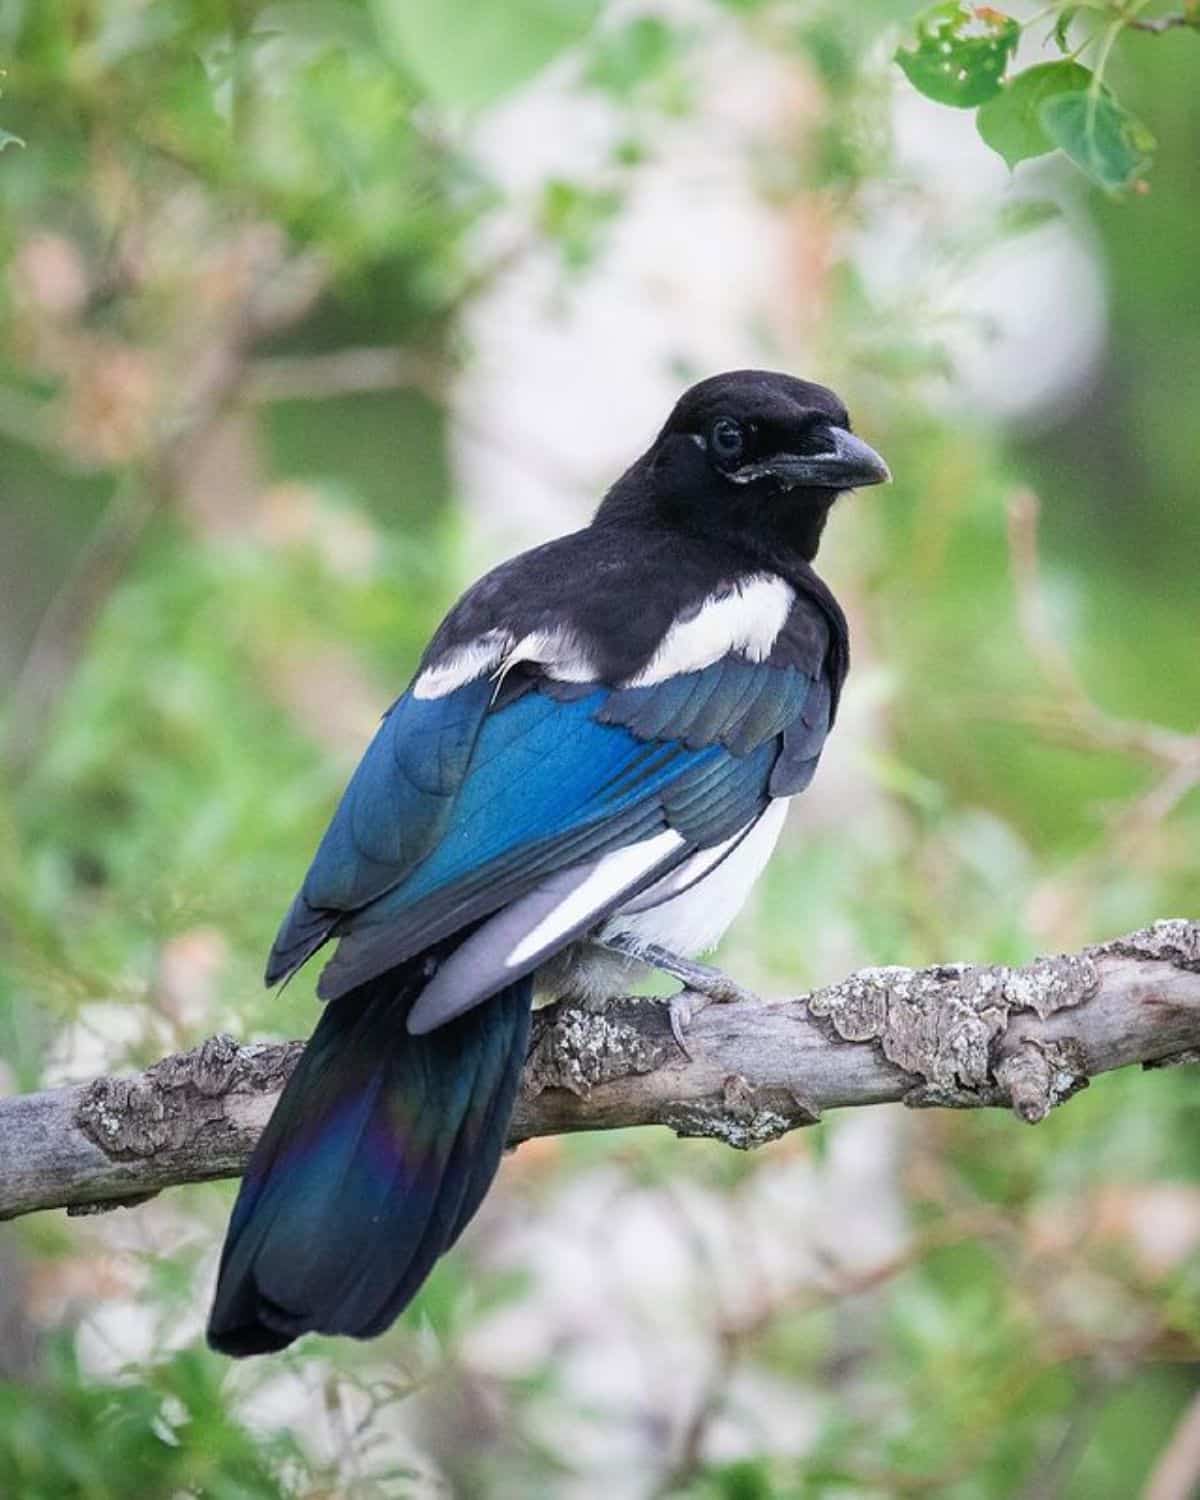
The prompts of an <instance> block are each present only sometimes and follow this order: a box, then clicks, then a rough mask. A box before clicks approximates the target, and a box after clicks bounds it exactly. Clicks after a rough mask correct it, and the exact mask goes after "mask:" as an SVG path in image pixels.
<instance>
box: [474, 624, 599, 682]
mask: <svg viewBox="0 0 1200 1500" xmlns="http://www.w3.org/2000/svg"><path fill="white" fill-rule="evenodd" d="M521 661H528V662H534V663H536V664H537V665H538V666H539V667H543V668H544V669H545V672H546V676H547V677H553V678H554V680H555V681H556V682H591V681H593V679H594V678H595V676H596V668H595V665H594V664H593V662H592V659H591V657H590V656H589V655H588V652H587V649H586V647H585V646H584V644H583V642H582V641H581V640H580V639H579V637H578V636H577V635H576V634H575V632H574V631H572V630H568V629H566V628H565V627H563V628H560V629H557V630H534V631H531V632H530V633H529V634H528V635H527V636H523V637H522V638H521V640H519V641H518V642H517V644H516V645H515V646H514V647H513V648H512V650H511V651H510V652H509V653H508V654H507V655H506V656H505V658H504V660H503V661H502V662H501V664H500V670H499V672H498V673H497V676H498V677H499V678H500V679H501V680H503V678H504V674H505V673H506V672H507V671H508V670H509V668H510V667H515V666H516V665H517V663H518V662H521Z"/></svg>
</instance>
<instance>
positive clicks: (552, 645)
mask: <svg viewBox="0 0 1200 1500" xmlns="http://www.w3.org/2000/svg"><path fill="white" fill-rule="evenodd" d="M522 661H527V662H533V663H536V665H538V666H540V667H541V668H542V669H543V670H544V671H545V673H546V676H547V677H553V678H554V679H555V681H556V682H591V681H592V679H593V678H594V677H595V675H596V671H595V667H594V665H593V663H592V660H591V657H590V655H589V654H588V652H587V649H586V648H585V647H584V645H583V643H582V641H580V639H579V637H578V636H577V635H575V633H574V632H573V631H571V630H568V629H566V628H565V627H564V628H561V629H557V630H534V631H531V632H530V633H529V634H528V635H526V636H522V638H521V639H520V640H517V639H516V638H515V637H514V636H513V634H512V632H511V631H509V630H489V631H486V632H485V633H484V634H483V635H481V636H477V637H476V639H475V640H473V641H468V642H467V643H466V644H465V645H463V646H455V647H454V648H453V649H452V650H450V651H448V652H447V653H446V654H445V656H443V657H441V658H440V660H438V661H435V662H433V663H431V664H430V665H429V666H428V667H426V668H425V670H424V671H423V672H422V673H421V675H420V676H419V677H418V678H417V680H416V682H414V683H413V687H412V694H413V697H414V698H444V697H445V696H446V695H447V694H448V693H453V692H454V691H455V690H456V689H457V688H460V687H464V686H465V685H466V684H467V683H468V682H474V681H475V680H476V679H477V678H479V677H482V676H483V674H484V673H485V672H490V673H491V674H492V676H493V678H494V679H495V681H496V684H497V687H498V686H499V684H500V683H501V682H503V681H504V677H505V674H506V673H507V672H508V671H509V670H510V669H511V668H513V667H515V666H516V665H517V663H518V662H522Z"/></svg>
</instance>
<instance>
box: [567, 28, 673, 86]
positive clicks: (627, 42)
mask: <svg viewBox="0 0 1200 1500" xmlns="http://www.w3.org/2000/svg"><path fill="white" fill-rule="evenodd" d="M678 50H679V41H678V38H677V37H676V34H675V31H674V30H673V28H672V27H670V26H669V25H668V24H667V22H666V21H664V20H663V19H662V18H661V17H660V16H635V17H634V18H633V20H632V21H629V22H628V23H627V24H626V25H624V26H619V27H617V28H615V29H611V30H610V29H605V30H604V31H602V33H601V34H600V36H599V37H598V38H597V40H596V50H595V52H594V54H593V56H592V59H591V61H590V62H589V64H588V66H587V70H586V72H585V73H584V82H585V83H588V84H590V85H591V87H592V88H596V89H602V90H603V91H604V92H605V93H608V94H612V95H613V96H614V97H615V98H618V99H628V98H630V97H631V96H632V95H633V94H635V93H636V92H637V90H638V89H639V88H640V87H641V85H642V84H644V83H647V82H649V81H650V80H651V79H653V78H655V77H656V76H658V75H659V74H661V73H662V72H663V71H664V70H665V69H666V68H667V67H668V65H669V64H670V63H671V61H672V59H673V58H674V57H675V55H676V53H677V52H678Z"/></svg>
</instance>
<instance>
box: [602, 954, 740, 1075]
mask: <svg viewBox="0 0 1200 1500" xmlns="http://www.w3.org/2000/svg"><path fill="white" fill-rule="evenodd" d="M603 946H604V947H605V948H608V949H609V950H610V951H611V952H613V953H619V954H620V955H621V956H622V957H623V958H632V959H636V960H637V961H638V962H639V963H643V964H648V965H649V967H650V968H652V969H658V970H659V971H660V972H661V973H663V974H669V975H670V976H671V978H672V979H678V980H679V982H680V983H681V984H682V985H683V989H682V990H680V992H679V993H678V994H677V995H672V996H671V999H670V1001H669V1002H668V1003H669V1008H670V1016H671V1035H672V1036H673V1037H674V1038H675V1043H676V1045H677V1046H678V1048H679V1050H680V1051H681V1052H682V1053H683V1055H684V1056H685V1057H686V1058H687V1059H688V1060H689V1061H690V1060H691V1056H692V1054H691V1053H690V1052H689V1051H688V1049H687V1046H686V1044H685V1042H684V1039H683V1038H684V1034H685V1032H686V1031H687V1028H688V1027H689V1026H690V1025H691V1024H692V1022H693V1021H694V1020H695V1018H696V1017H697V1016H698V1015H699V1014H700V1012H701V1011H702V1010H704V1009H706V1007H708V1006H709V1005H712V1004H713V1003H714V1002H715V1003H717V1004H719V1005H727V1004H729V1003H731V1002H732V1001H735V1000H757V999H758V996H757V995H755V994H754V992H753V991H752V990H748V989H746V988H745V986H744V985H740V984H738V983H737V981H736V980H734V979H730V977H729V975H728V974H723V973H722V972H721V970H720V969H716V968H713V967H712V965H711V964H701V963H697V962H696V961H695V959H692V958H683V957H681V956H680V955H679V954H678V953H672V952H671V951H670V950H669V949H667V948H660V947H659V945H658V944H657V943H644V942H642V941H641V940H640V939H638V938H635V937H633V936H632V935H631V934H630V933H627V932H614V933H613V934H611V936H607V937H605V938H604V939H603Z"/></svg>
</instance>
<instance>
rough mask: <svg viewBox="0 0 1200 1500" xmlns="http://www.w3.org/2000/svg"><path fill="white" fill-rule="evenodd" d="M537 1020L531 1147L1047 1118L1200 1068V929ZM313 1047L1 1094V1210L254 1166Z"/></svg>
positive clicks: (137, 1194) (94, 1202)
mask: <svg viewBox="0 0 1200 1500" xmlns="http://www.w3.org/2000/svg"><path fill="white" fill-rule="evenodd" d="M686 1040H687V1047H688V1053H689V1054H690V1056H687V1055H685V1054H684V1053H683V1052H682V1051H681V1050H680V1048H679V1046H678V1045H677V1044H676V1042H675V1041H674V1039H673V1037H672V1032H671V1027H670V1022H669V1018H668V1013H667V1007H666V1006H665V1005H664V1004H662V1003H661V1002H658V1001H653V1000H638V999H632V998H631V999H625V1000H621V1001H618V1002H615V1003H614V1004H611V1005H609V1006H608V1007H607V1008H606V1009H605V1010H604V1011H603V1013H593V1012H589V1011H585V1010H580V1009H578V1008H574V1007H570V1006H564V1005H557V1006H553V1007H550V1008H548V1009H546V1010H544V1011H541V1012H539V1013H538V1015H537V1017H536V1019H535V1027H534V1033H533V1041H532V1045H531V1048H530V1054H529V1061H528V1064H527V1067H526V1074H525V1081H524V1087H523V1090H522V1095H521V1099H520V1102H519V1104H518V1107H517V1112H516V1115H515V1118H514V1120H513V1126H512V1134H511V1139H512V1141H513V1143H514V1144H515V1143H518V1142H520V1141H523V1140H526V1139H528V1138H529V1137H531V1136H537V1135H551V1134H558V1133H562V1132H566V1131H575V1130H606V1129H612V1128H616V1127H620V1126H630V1125H666V1126H668V1127H669V1128H670V1129H672V1130H674V1131H675V1132H676V1133H677V1134H679V1135H686V1136H710V1137H714V1138H716V1139H719V1140H723V1141H725V1142H727V1143H728V1144H729V1145H731V1146H737V1147H740V1148H743V1149H744V1148H749V1147H751V1146H757V1145H762V1144H763V1143H764V1142H767V1141H772V1140H775V1139H776V1138H777V1137H779V1136H781V1135H783V1134H785V1133H786V1132H787V1131H789V1130H794V1129H796V1128H797V1127H799V1126H802V1125H809V1124H812V1123H814V1122H815V1121H817V1120H819V1119H820V1117H821V1114H822V1112H823V1111H824V1110H827V1109H835V1108H841V1107H843V1106H847V1105H864V1104H882V1103H886V1102H889V1101H902V1102H903V1103H905V1104H907V1105H910V1106H914V1107H920V1108H923V1107H931V1106H945V1107H954V1108H977V1107H983V1106H989V1105H991V1106H1003V1107H1009V1108H1012V1109H1014V1110H1015V1111H1016V1113H1017V1115H1018V1116H1019V1117H1020V1118H1021V1119H1023V1120H1026V1121H1028V1122H1030V1123H1036V1122H1037V1121H1039V1120H1041V1119H1043V1118H1044V1117H1045V1116H1046V1115H1047V1114H1048V1113H1049V1111H1050V1110H1051V1109H1052V1108H1054V1107H1055V1106H1056V1105H1058V1104H1060V1103H1062V1102H1063V1101H1064V1100H1066V1099H1069V1098H1070V1097H1071V1095H1072V1094H1074V1093H1076V1092H1077V1091H1078V1090H1079V1089H1082V1088H1085V1087H1086V1086H1087V1083H1088V1080H1089V1079H1090V1078H1093V1077H1095V1076H1096V1075H1097V1074H1100V1073H1105V1072H1108V1071H1109V1070H1111V1069H1113V1068H1121V1067H1127V1066H1130V1065H1133V1064H1141V1065H1143V1066H1145V1067H1157V1066H1163V1065H1167V1064H1170V1063H1176V1062H1179V1063H1189V1062H1190V1063H1197V1062H1200V922H1191V921H1184V920H1179V919H1176V920H1170V921H1162V922H1157V923H1155V924H1154V926H1152V927H1148V928H1145V929H1144V930H1142V931H1140V932H1135V933H1131V934H1130V935H1129V936H1128V937H1123V938H1117V939H1115V940H1114V941H1112V942H1110V943H1105V944H1103V945H1101V946H1099V947H1095V948H1088V949H1085V950H1084V951H1083V952H1081V953H1077V954H1069V955H1063V956H1059V957H1055V958H1041V959H1037V960H1036V961H1034V962H1033V963H1031V964H1027V965H1024V966H1022V967H1016V968H1009V967H1004V966H997V965H988V966H975V965H969V964H944V965H938V966H937V967H934V968H928V969H905V968H875V969H863V970H860V971H859V972H858V973H856V974H852V975H850V977H849V978H848V979H845V980H843V981H842V982H841V983H839V984H835V985H831V986H829V987H828V988H826V989H820V990H816V991H814V992H813V993H811V994H808V995H802V996H799V997H797V998H794V999H787V1000H770V1001H762V1002H761V1003H757V1004H756V1003H750V1002H747V1003H742V1004H734V1005H710V1006H708V1007H707V1008H705V1009H703V1010H699V1011H698V1012H697V1013H696V1014H695V1015H694V1016H693V1019H692V1022H691V1024H690V1027H689V1029H688V1032H687V1038H686ZM302 1046H303V1044H302V1043H300V1042H285V1043H280V1044H270V1043H254V1044H252V1045H249V1046H239V1045H238V1044H237V1043H236V1042H235V1041H234V1040H233V1039H232V1038H231V1037H228V1036H217V1037H212V1038H210V1039H209V1040H208V1041H206V1042H204V1043H203V1044H202V1045H201V1046H199V1047H196V1048H194V1049H193V1050H192V1051H190V1052H185V1053H180V1054H178V1055H176V1056H174V1057H168V1058H165V1059H164V1060H163V1061H162V1062H160V1063H156V1064H155V1065H154V1067H152V1068H150V1069H148V1070H147V1071H146V1072H144V1073H139V1074H135V1075H133V1076H132V1077H109V1078H98V1079H96V1080H94V1081H93V1082H91V1083H87V1084H82V1085H78V1086H75V1087H69V1088H60V1089H53V1090H49V1091H47V1092H45V1093H40V1094H29V1095H24V1096H18V1097H14V1098H9V1099H3V1100H0V1219H3V1218H15V1217H17V1216H19V1215H21V1214H26V1213H31V1212H33V1211H35V1210H37V1209H45V1208H63V1207H65V1208H66V1209H67V1211H68V1212H69V1213H89V1212H101V1211H103V1210H105V1209H107V1208H113V1207H117V1206H120V1205H128V1204H132V1203H137V1202H140V1201H142V1200H144V1199H145V1198H147V1197H151V1196H153V1195H154V1194H155V1193H157V1192H159V1191H160V1190H161V1189H163V1188H165V1187H171V1186H174V1185H176V1184H178V1183H184V1182H198V1181H202V1180H205V1179H209V1178H215V1177H229V1176H234V1175H236V1174H237V1173H238V1172H239V1171H240V1170H241V1169H242V1167H243V1166H244V1164H245V1161H246V1157H247V1155H248V1154H249V1152H250V1150H251V1148H252V1147H253V1145H254V1142H255V1140H256V1139H257V1137H258V1133H259V1131H260V1130H261V1129H262V1127H263V1125H264V1123H265V1121H266V1119H267V1117H268V1115H269V1114H270V1111H271V1109H272V1108H273V1106H274V1103H275V1100H276V1098H277V1097H278V1094H279V1091H280V1089H281V1088H282V1086H283V1083H284V1081H285V1080H286V1078H287V1076H288V1074H289V1072H290V1071H291V1069H292V1067H293V1066H294V1065H295V1062H296V1059H297V1058H298V1057H299V1055H300V1052H301V1049H302Z"/></svg>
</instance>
